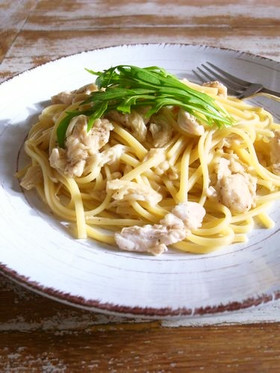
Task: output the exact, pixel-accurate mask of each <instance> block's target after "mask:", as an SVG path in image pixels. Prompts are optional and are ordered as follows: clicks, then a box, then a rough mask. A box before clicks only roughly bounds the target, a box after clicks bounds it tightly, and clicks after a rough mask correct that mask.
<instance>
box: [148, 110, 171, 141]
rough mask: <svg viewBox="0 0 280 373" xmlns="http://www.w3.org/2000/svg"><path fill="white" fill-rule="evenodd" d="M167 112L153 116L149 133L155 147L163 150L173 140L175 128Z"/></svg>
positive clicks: (163, 111)
mask: <svg viewBox="0 0 280 373" xmlns="http://www.w3.org/2000/svg"><path fill="white" fill-rule="evenodd" d="M166 114H170V113H168V111H167V110H162V111H160V112H159V113H158V114H156V115H153V116H152V119H151V123H150V125H149V131H150V133H151V135H152V139H153V146H155V147H156V148H161V147H163V146H165V145H166V144H167V143H168V142H169V141H170V140H171V138H172V134H173V127H172V123H171V122H170V117H169V115H166Z"/></svg>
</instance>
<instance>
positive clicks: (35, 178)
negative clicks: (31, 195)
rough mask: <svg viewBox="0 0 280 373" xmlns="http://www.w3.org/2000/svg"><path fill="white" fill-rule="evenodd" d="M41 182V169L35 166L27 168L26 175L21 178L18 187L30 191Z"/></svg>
mask: <svg viewBox="0 0 280 373" xmlns="http://www.w3.org/2000/svg"><path fill="white" fill-rule="evenodd" d="M42 182H43V175H42V170H41V167H40V166H39V165H38V164H37V165H34V166H31V167H29V168H28V170H27V172H26V174H25V175H24V177H23V178H22V180H21V182H20V185H21V186H22V187H23V188H24V189H26V190H30V189H32V188H34V187H36V186H37V185H39V184H41V183H42Z"/></svg>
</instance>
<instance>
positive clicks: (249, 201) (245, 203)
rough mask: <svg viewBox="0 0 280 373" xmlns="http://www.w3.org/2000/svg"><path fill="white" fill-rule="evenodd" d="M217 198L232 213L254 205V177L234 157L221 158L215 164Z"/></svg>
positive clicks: (248, 208) (243, 210)
mask: <svg viewBox="0 0 280 373" xmlns="http://www.w3.org/2000/svg"><path fill="white" fill-rule="evenodd" d="M216 171H217V184H216V187H215V189H216V191H217V195H218V198H219V199H220V200H221V202H222V203H223V204H224V205H225V206H227V207H228V208H229V209H230V210H231V211H232V212H233V213H242V212H246V211H248V210H250V209H251V208H252V207H253V206H254V205H255V199H256V179H255V178H254V177H252V176H251V175H250V174H248V173H246V172H245V169H244V167H243V166H242V165H241V164H240V163H239V162H236V161H235V160H234V159H231V160H228V159H225V158H221V159H220V161H219V164H218V166H217V170H216Z"/></svg>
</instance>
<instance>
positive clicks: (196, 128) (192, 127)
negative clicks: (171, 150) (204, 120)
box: [177, 108, 204, 136]
mask: <svg viewBox="0 0 280 373" xmlns="http://www.w3.org/2000/svg"><path fill="white" fill-rule="evenodd" d="M177 124H178V126H179V127H180V128H181V129H182V130H183V131H184V132H185V133H187V134H189V135H195V136H201V135H203V133H204V127H203V125H201V124H199V123H198V121H197V120H196V119H195V117H194V116H193V115H191V114H190V113H188V112H187V111H185V110H183V109H182V108H180V109H179V112H178V119H177Z"/></svg>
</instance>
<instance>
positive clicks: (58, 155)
mask: <svg viewBox="0 0 280 373" xmlns="http://www.w3.org/2000/svg"><path fill="white" fill-rule="evenodd" d="M112 129H113V125H112V124H111V123H110V122H109V121H108V120H107V119H96V120H95V122H94V124H93V127H92V129H91V130H90V131H87V117H86V116H85V115H79V116H77V117H74V118H73V119H72V120H71V122H70V124H69V126H68V129H67V132H66V141H65V149H62V148H54V149H53V150H52V152H51V155H50V165H51V167H53V168H55V169H57V170H58V171H59V172H62V173H65V174H66V175H67V176H70V177H75V176H78V177H79V176H81V175H82V174H83V172H84V169H85V166H86V162H87V160H88V159H90V157H91V156H92V155H93V154H96V153H97V152H98V151H99V149H100V148H102V147H103V146H104V145H105V144H106V143H107V142H108V141H109V137H110V131H111V130H112Z"/></svg>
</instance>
